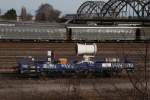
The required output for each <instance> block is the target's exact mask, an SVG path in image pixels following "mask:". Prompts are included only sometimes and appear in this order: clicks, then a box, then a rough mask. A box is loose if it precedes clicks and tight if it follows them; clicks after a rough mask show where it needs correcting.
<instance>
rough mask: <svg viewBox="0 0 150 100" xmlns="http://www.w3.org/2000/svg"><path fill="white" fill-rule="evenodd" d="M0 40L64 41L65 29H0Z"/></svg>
mask: <svg viewBox="0 0 150 100" xmlns="http://www.w3.org/2000/svg"><path fill="white" fill-rule="evenodd" d="M0 38H1V39H7V40H66V29H65V28H54V27H50V28H44V27H42V28H40V27H39V28H38V27H9V28H8V27H0Z"/></svg>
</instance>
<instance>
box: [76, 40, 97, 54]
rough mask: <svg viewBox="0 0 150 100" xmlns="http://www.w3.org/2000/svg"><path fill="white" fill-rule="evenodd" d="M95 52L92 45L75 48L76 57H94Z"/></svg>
mask: <svg viewBox="0 0 150 100" xmlns="http://www.w3.org/2000/svg"><path fill="white" fill-rule="evenodd" d="M96 52H97V45H96V44H95V43H93V44H92V45H87V44H78V43H77V47H76V54H77V55H94V54H96Z"/></svg>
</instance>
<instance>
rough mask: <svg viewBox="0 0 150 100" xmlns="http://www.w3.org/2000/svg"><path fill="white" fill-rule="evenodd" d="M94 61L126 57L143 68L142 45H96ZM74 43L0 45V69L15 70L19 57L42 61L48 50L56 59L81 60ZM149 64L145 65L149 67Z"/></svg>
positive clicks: (149, 52) (149, 45)
mask: <svg viewBox="0 0 150 100" xmlns="http://www.w3.org/2000/svg"><path fill="white" fill-rule="evenodd" d="M97 45H98V53H97V55H96V59H102V58H105V57H119V58H124V57H126V58H127V59H129V60H130V61H132V62H133V63H134V64H135V65H137V66H141V67H142V66H144V62H145V60H144V57H145V50H146V49H145V48H146V44H144V43H97ZM147 45H148V46H147V49H148V50H147V51H148V52H147V54H148V56H147V61H149V59H150V58H149V57H150V44H147ZM75 46H76V43H0V69H3V68H6V69H9V68H15V67H16V66H17V60H18V59H19V58H20V57H28V56H33V57H35V58H38V59H44V58H46V56H47V51H48V50H53V51H54V53H55V56H56V58H68V59H69V61H72V60H78V59H81V57H79V56H76V52H75ZM149 64H150V62H148V63H147V65H149Z"/></svg>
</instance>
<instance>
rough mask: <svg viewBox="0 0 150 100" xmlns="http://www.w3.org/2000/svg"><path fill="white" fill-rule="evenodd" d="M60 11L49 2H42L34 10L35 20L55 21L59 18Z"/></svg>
mask: <svg viewBox="0 0 150 100" xmlns="http://www.w3.org/2000/svg"><path fill="white" fill-rule="evenodd" d="M59 15H60V11H59V10H56V9H54V8H53V6H52V5H50V4H42V5H41V6H40V7H39V9H38V10H37V11H36V20H37V21H50V22H52V21H56V20H57V19H58V18H59Z"/></svg>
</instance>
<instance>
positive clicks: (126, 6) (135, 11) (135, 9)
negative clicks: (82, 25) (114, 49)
mask: <svg viewBox="0 0 150 100" xmlns="http://www.w3.org/2000/svg"><path fill="white" fill-rule="evenodd" d="M66 18H68V19H74V20H75V21H81V20H82V21H104V22H105V21H113V22H116V21H118V22H120V21H123V22H128V21H129V22H148V23H149V22H150V0H109V1H107V2H104V1H86V2H84V3H83V4H82V5H81V6H80V7H79V8H78V10H77V13H76V14H73V15H71V14H70V15H66Z"/></svg>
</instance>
